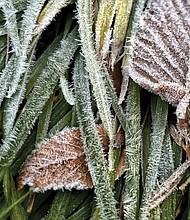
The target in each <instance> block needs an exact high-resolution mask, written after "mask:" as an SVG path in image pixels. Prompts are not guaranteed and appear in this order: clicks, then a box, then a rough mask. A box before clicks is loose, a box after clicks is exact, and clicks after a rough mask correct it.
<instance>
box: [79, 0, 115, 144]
mask: <svg viewBox="0 0 190 220" xmlns="http://www.w3.org/2000/svg"><path fill="white" fill-rule="evenodd" d="M77 10H78V23H79V33H80V38H81V44H82V52H83V55H84V58H85V63H86V70H87V72H88V73H89V78H90V82H91V84H92V87H93V95H94V98H95V100H96V103H97V107H98V110H99V113H100V117H101V120H102V123H103V125H104V127H105V129H106V131H107V133H108V136H109V138H110V140H112V139H113V123H112V114H111V111H110V98H109V94H108V92H107V91H106V83H105V81H104V76H105V73H104V71H106V69H105V68H102V67H101V64H100V62H99V61H98V57H97V54H96V51H95V48H94V39H93V31H92V28H93V2H92V1H88V0H78V1H77Z"/></svg>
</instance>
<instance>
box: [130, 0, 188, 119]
mask: <svg viewBox="0 0 190 220" xmlns="http://www.w3.org/2000/svg"><path fill="white" fill-rule="evenodd" d="M189 39H190V1H189V0H187V1H179V0H168V1H165V0H155V1H149V4H148V7H147V8H146V9H145V12H144V14H143V15H142V16H141V22H140V25H139V28H138V29H137V32H136V33H135V37H134V41H133V42H132V46H131V57H130V62H129V65H128V73H129V76H130V77H131V78H132V79H133V80H134V81H135V82H136V83H138V84H139V85H140V86H142V87H143V88H145V89H147V90H149V91H150V92H153V93H155V94H158V95H159V96H160V97H161V98H162V99H164V100H165V101H167V102H169V103H170V104H172V105H173V106H177V110H176V114H177V117H178V119H185V117H186V108H187V106H188V105H189V99H190V95H189V89H190V86H189V74H190V73H189V48H190V41H189Z"/></svg>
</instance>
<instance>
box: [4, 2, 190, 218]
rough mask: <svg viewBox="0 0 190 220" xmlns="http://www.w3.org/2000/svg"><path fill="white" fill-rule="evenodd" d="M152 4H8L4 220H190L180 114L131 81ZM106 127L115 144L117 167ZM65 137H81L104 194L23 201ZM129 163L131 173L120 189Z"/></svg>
mask: <svg viewBox="0 0 190 220" xmlns="http://www.w3.org/2000/svg"><path fill="white" fill-rule="evenodd" d="M146 4H147V1H144V0H125V1H123V0H109V1H104V0H96V1H89V0H76V1H74V0H63V1H58V0H49V1H39V0H30V1H29V0H1V2H0V104H1V109H0V137H1V146H0V183H1V185H0V219H14V220H15V219H22V220H24V219H31V220H33V219H42V218H43V219H47V220H51V219H57V220H59V219H68V220H72V219H78V220H81V219H84V220H85V219H93V220H95V219H103V220H106V219H108V220H110V219H114V220H115V219H130V220H133V219H134V220H135V219H143V220H146V219H151V220H155V219H160V220H161V219H175V218H176V219H189V218H190V211H189V210H190V203H189V194H190V189H189V187H188V183H189V178H188V176H189V171H188V167H189V166H190V163H189V161H188V160H186V158H188V156H189V155H186V152H185V151H183V150H182V148H181V147H180V146H179V145H180V143H181V142H180V141H177V140H178V139H180V138H179V137H177V135H180V134H178V133H175V132H171V129H170V128H171V124H172V125H175V123H176V117H175V116H174V114H173V112H174V111H175V110H174V108H173V107H171V106H170V105H169V104H168V103H166V102H165V101H163V100H161V99H160V97H158V96H156V95H153V94H150V93H149V92H147V91H145V90H144V89H141V88H140V87H139V86H138V85H137V84H136V83H134V82H133V81H132V80H131V79H129V77H128V74H127V65H128V62H129V53H130V50H131V47H130V45H131V42H133V41H134V40H135V32H136V30H137V26H138V24H139V22H140V16H141V14H142V13H143V10H144V7H145V6H146ZM96 124H102V125H103V127H104V128H105V130H106V132H107V135H108V137H109V150H108V154H107V158H106V159H107V160H106V159H105V152H104V151H103V149H102V148H101V140H100V138H99V136H98V134H97V130H96ZM65 127H69V128H73V127H80V129H81V133H82V138H83V142H84V152H85V154H86V159H87V164H88V168H89V172H90V175H91V178H92V182H93V185H94V188H93V189H88V190H78V191H77V190H75V189H73V190H71V191H68V190H63V191H53V190H48V191H46V192H44V193H33V192H32V191H31V190H30V189H29V187H27V186H25V187H24V188H23V189H21V190H19V191H18V190H17V178H18V175H19V170H20V168H21V166H22V164H23V163H24V161H25V160H26V158H27V157H28V156H29V155H30V154H31V152H32V151H33V150H34V149H35V147H36V146H38V145H39V144H40V143H41V142H42V141H44V140H45V139H47V138H49V137H51V136H53V135H55V134H56V133H57V132H58V131H60V130H62V129H63V128H65ZM175 136H176V137H175ZM123 139H125V141H123ZM174 139H175V140H174ZM176 142H177V143H176ZM178 144H179V145H178ZM183 147H184V146H183ZM124 148H125V150H123V149H124ZM122 154H124V155H125V157H126V163H125V173H124V175H122V176H121V177H120V178H119V179H118V180H116V181H115V179H116V169H117V167H118V166H119V165H118V164H119V161H120V160H119V158H120V155H122ZM182 183H183V184H182ZM166 188H167V191H165V189H166ZM180 189H181V190H180ZM157 194H159V195H160V196H159V197H158V198H157V197H156V196H155V195H157Z"/></svg>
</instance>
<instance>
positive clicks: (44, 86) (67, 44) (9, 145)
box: [0, 29, 77, 166]
mask: <svg viewBox="0 0 190 220" xmlns="http://www.w3.org/2000/svg"><path fill="white" fill-rule="evenodd" d="M76 37H77V32H76V29H75V30H74V31H73V32H72V33H71V34H70V35H69V36H68V38H67V39H66V40H64V39H63V40H62V41H61V45H60V47H59V48H58V49H57V50H56V51H55V52H54V53H53V54H52V55H51V56H50V57H49V60H48V63H47V66H46V68H45V69H44V70H43V72H42V74H41V75H40V77H39V78H38V80H37V82H36V84H35V86H34V89H33V92H32V94H31V96H30V98H29V99H28V101H27V103H26V105H25V108H24V109H23V111H22V113H21V114H20V116H19V118H18V119H17V121H16V123H15V126H14V128H13V130H12V131H11V133H10V135H9V136H8V137H7V138H6V139H5V140H4V142H3V145H2V146H1V152H0V165H1V166H7V165H10V164H11V163H12V161H13V159H14V157H15V155H16V153H17V152H18V150H19V149H20V148H21V146H22V144H23V143H24V141H25V139H26V137H27V135H28V134H29V133H30V130H31V129H32V127H33V124H34V122H35V121H36V119H37V118H38V116H39V115H40V112H41V111H42V109H43V107H44V105H45V103H46V102H47V100H48V99H49V97H50V95H51V94H52V93H53V91H54V88H55V86H56V84H57V81H58V74H57V72H56V66H57V65H58V64H57V63H59V64H60V65H61V66H62V68H65V69H67V68H68V65H69V63H70V61H71V59H72V56H73V54H74V52H75V50H76V49H77V42H76V40H75V39H76Z"/></svg>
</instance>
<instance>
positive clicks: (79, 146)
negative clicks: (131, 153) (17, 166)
mask: <svg viewBox="0 0 190 220" xmlns="http://www.w3.org/2000/svg"><path fill="white" fill-rule="evenodd" d="M97 130H98V133H99V135H100V139H101V143H102V147H103V148H104V150H105V152H106V151H108V146H109V139H108V136H107V134H106V132H105V130H104V128H103V127H102V126H97ZM124 155H125V154H124V153H123V156H121V158H122V159H121V160H120V163H119V165H118V169H117V174H116V176H117V178H119V176H121V175H122V174H123V172H124V170H125V166H124V164H125V156H124ZM17 180H18V189H21V188H22V187H23V186H24V185H26V184H27V185H29V186H30V187H31V189H32V190H33V191H35V192H38V191H46V190H48V189H52V188H53V189H54V190H57V189H62V188H66V189H72V188H75V189H78V190H80V189H88V188H92V187H93V184H92V179H91V176H90V173H89V171H88V167H87V163H86V157H85V153H84V149H83V141H82V138H81V133H80V129H79V128H74V129H64V130H63V131H61V132H59V133H58V134H57V135H55V136H53V137H52V138H50V139H49V140H47V141H45V142H43V143H42V144H41V145H39V147H38V148H37V149H36V150H34V151H33V153H32V155H31V156H30V157H28V159H27V160H26V161H25V163H24V164H23V166H22V167H21V170H20V173H19V177H18V179H17Z"/></svg>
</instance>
